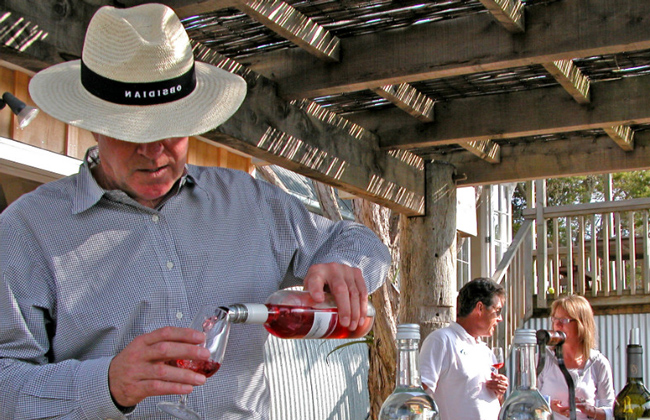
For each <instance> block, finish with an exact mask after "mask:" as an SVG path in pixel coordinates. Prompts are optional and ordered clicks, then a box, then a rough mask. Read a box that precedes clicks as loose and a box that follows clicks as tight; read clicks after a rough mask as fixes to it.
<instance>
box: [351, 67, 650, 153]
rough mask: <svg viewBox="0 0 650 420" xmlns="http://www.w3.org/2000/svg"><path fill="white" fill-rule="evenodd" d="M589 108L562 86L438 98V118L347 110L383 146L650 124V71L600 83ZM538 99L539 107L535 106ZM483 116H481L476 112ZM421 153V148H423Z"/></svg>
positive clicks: (390, 146)
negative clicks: (421, 119)
mask: <svg viewBox="0 0 650 420" xmlns="http://www.w3.org/2000/svg"><path fill="white" fill-rule="evenodd" d="M591 91H592V100H591V104H590V106H588V107H585V106H582V105H580V104H577V103H576V102H575V101H574V100H573V99H572V98H569V96H568V95H567V94H566V92H565V91H564V89H563V88H561V87H555V88H553V87H550V88H545V89H533V90H529V91H523V92H512V93H508V94H501V95H487V96H482V97H473V98H466V99H458V100H455V101H450V102H445V103H438V104H437V106H436V122H435V123H434V124H422V123H417V122H416V121H404V118H403V116H402V115H401V112H399V111H397V110H381V111H374V112H372V113H359V114H355V115H347V118H348V119H349V120H350V121H353V122H355V123H357V124H359V125H361V126H362V127H365V128H366V129H368V130H371V131H373V132H375V133H377V134H378V135H379V137H380V146H381V147H382V148H387V149H393V148H405V149H411V148H423V147H428V146H435V145H443V144H458V143H462V142H470V141H480V140H489V139H493V140H498V139H509V138H518V137H525V136H532V135H540V134H551V133H566V132H572V131H583V130H592V129H602V127H606V126H617V125H632V124H645V123H650V96H649V95H647V94H646V92H649V91H650V76H639V77H630V78H625V79H620V80H615V81H609V82H601V83H594V84H592V87H591ZM531 104H534V106H531ZM477 115H480V116H481V118H474V117H472V116H477ZM418 154H420V153H418Z"/></svg>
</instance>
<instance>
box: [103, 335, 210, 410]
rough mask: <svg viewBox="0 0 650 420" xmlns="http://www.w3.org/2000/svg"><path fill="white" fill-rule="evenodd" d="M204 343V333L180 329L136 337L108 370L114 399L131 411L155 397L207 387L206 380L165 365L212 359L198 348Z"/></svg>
mask: <svg viewBox="0 0 650 420" xmlns="http://www.w3.org/2000/svg"><path fill="white" fill-rule="evenodd" d="M204 341H205V335H204V334H203V333H202V332H199V331H195V330H193V329H190V328H177V327H164V328H160V329H157V330H155V331H152V332H150V333H147V334H143V335H141V336H138V337H136V338H135V339H134V340H133V341H132V342H131V343H129V345H127V346H126V347H125V348H124V350H122V351H121V352H120V353H119V354H117V355H116V356H115V357H114V358H113V360H112V361H111V364H110V366H109V368H108V385H109V388H110V391H111V395H112V396H113V399H114V400H115V402H116V403H117V404H119V405H121V406H123V407H131V406H134V405H136V404H138V403H139V402H140V401H142V400H143V399H145V398H146V397H150V396H152V395H170V394H189V393H190V392H192V389H193V387H195V386H199V385H203V384H204V383H205V380H206V378H205V376H204V375H201V374H199V373H195V372H193V371H191V370H187V369H181V368H177V367H173V366H170V365H167V364H165V362H168V361H171V360H177V359H185V360H208V359H210V352H209V351H208V350H207V349H206V348H204V347H200V346H197V344H201V343H203V342H204Z"/></svg>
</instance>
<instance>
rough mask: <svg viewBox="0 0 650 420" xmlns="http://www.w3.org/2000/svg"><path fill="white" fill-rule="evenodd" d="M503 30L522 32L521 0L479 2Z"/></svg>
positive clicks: (522, 7)
mask: <svg viewBox="0 0 650 420" xmlns="http://www.w3.org/2000/svg"><path fill="white" fill-rule="evenodd" d="M479 1H480V2H481V4H483V6H484V7H485V8H486V9H488V10H489V11H490V13H492V16H494V18H495V19H496V20H498V21H499V22H500V23H501V25H503V27H504V28H506V29H507V30H508V31H510V32H524V4H523V3H522V2H521V0H479Z"/></svg>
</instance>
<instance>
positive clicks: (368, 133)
mask: <svg viewBox="0 0 650 420" xmlns="http://www.w3.org/2000/svg"><path fill="white" fill-rule="evenodd" d="M162 2H163V3H166V4H168V5H169V6H171V7H173V8H174V9H175V10H176V11H177V13H178V14H179V16H181V17H183V18H185V20H184V23H186V25H187V27H188V31H189V33H190V35H191V36H192V37H193V39H195V40H197V41H196V44H195V45H196V52H197V56H198V57H199V59H201V60H204V61H208V62H211V63H214V64H217V65H219V66H222V67H224V68H227V69H229V70H231V71H234V72H237V73H239V74H241V75H243V76H244V77H246V79H247V81H248V82H249V93H248V99H247V100H246V102H245V103H244V105H243V107H242V108H241V110H240V111H239V112H238V113H237V114H236V115H235V117H234V118H233V119H231V120H230V121H228V122H227V123H226V124H224V125H223V126H221V127H219V128H217V129H215V130H213V131H212V132H210V133H208V134H206V136H205V137H206V138H208V139H210V140H213V141H215V142H219V143H225V144H227V145H229V146H231V147H234V148H235V149H239V150H242V151H244V152H246V153H248V154H251V155H252V156H256V157H259V158H262V159H264V160H266V161H269V162H272V163H275V164H278V165H281V166H284V167H287V168H290V169H292V170H294V171H296V172H298V173H302V174H304V175H307V176H309V177H312V178H314V179H317V180H320V181H323V182H325V183H328V184H330V185H334V186H336V187H338V188H340V189H342V190H345V191H349V192H351V193H353V194H356V195H357V196H360V197H363V198H367V199H369V200H371V201H373V202H376V203H379V204H382V205H384V206H387V207H389V208H392V209H394V210H396V211H398V212H400V213H402V214H405V215H408V216H415V215H423V214H424V208H425V206H424V201H425V192H424V178H425V175H424V162H426V161H429V160H431V159H434V160H435V161H437V162H448V163H451V164H452V165H453V166H454V168H455V171H456V173H457V176H456V177H455V182H456V183H457V185H479V184H488V183H499V182H508V181H519V180H526V179H534V178H544V177H556V176H565V175H575V174H586V173H594V172H612V171H626V170H634V169H644V168H647V167H648V166H649V165H650V159H649V158H648V153H649V152H648V148H647V143H648V134H647V133H646V132H645V131H644V129H645V128H646V127H645V126H644V124H647V123H648V122H649V121H650V106H649V104H648V101H650V99H648V94H647V92H648V91H649V89H650V78H649V77H647V76H645V74H647V72H648V64H649V63H650V53H647V52H645V51H644V50H647V49H650V25H648V22H647V21H648V19H650V18H648V16H650V4H646V2H639V1H636V0H618V1H616V2H611V1H607V0H589V1H580V2H573V1H567V0H555V1H553V0H551V1H549V0H545V1H539V0H538V1H533V0H528V1H520V0H480V1H478V0H474V1H446V2H442V3H441V4H440V5H438V4H437V3H438V2H428V3H427V2H415V1H403V2H386V1H371V2H368V1H346V2H333V1H319V2H316V1H309V2H298V1H287V2H282V1H253V0H203V1H200V0H193V1H191V0H168V1H162ZM141 3H144V1H138V0H123V1H109V0H93V1H83V0H42V1H38V2H33V1H27V0H3V1H1V2H0V10H1V11H2V12H3V13H2V20H1V21H0V25H1V28H2V29H1V30H0V43H1V44H2V45H3V47H2V59H3V60H4V61H7V62H10V63H13V64H15V65H18V66H20V67H22V68H25V69H28V70H34V71H36V70H39V69H42V68H44V67H47V66H48V65H51V64H53V63H56V62H61V61H63V60H67V59H72V58H77V57H79V56H80V55H81V48H82V43H83V35H84V30H85V27H86V25H87V22H88V20H89V19H90V17H91V16H92V14H93V13H94V11H95V10H96V9H97V8H98V7H99V6H102V5H105V4H110V5H118V6H133V5H136V4H141ZM407 12H408V13H407ZM405 15H406V16H405ZM373 20H374V21H375V22H374V23H373V22H372V21H373ZM233 21H235V22H236V24H237V25H238V26H235V25H234V24H232V23H231V22H233ZM229 22H230V23H229ZM391 22H395V24H394V25H391ZM361 23H363V25H362V24H361ZM229 24H230V25H231V26H235V27H234V29H229V26H228V25H229ZM373 25H374V26H373ZM339 33H340V34H341V35H338V34H339ZM260 34H261V35H260ZM224 39H225V40H226V41H223V40H224ZM281 41H284V42H281ZM220 42H221V43H220ZM238 45H239V46H240V47H239V49H238ZM269 45H270V46H272V47H274V49H273V48H269ZM278 45H279V46H278ZM219 47H222V49H223V51H224V52H225V53H227V54H228V56H226V55H222V54H221V53H220V51H219ZM292 47H293V48H292ZM269 50H270V51H269ZM258 51H259V52H258ZM630 57H631V58H630ZM603 63H605V67H607V66H609V69H608V71H607V72H603ZM611 63H616V64H615V65H612V64H611ZM629 75H637V76H639V77H623V76H629ZM503 80H507V81H508V83H505V84H501V85H500V84H499V83H501V82H502V81H503ZM472 81H473V82H475V83H473V84H472V83H470V82H472ZM477 81H480V82H478V83H477ZM536 81H537V82H536ZM540 81H541V82H540ZM346 101H347V102H348V103H347V104H346ZM350 102H352V103H353V105H354V106H349V103H350ZM333 110H334V111H333ZM350 110H352V111H350ZM335 111H337V112H335Z"/></svg>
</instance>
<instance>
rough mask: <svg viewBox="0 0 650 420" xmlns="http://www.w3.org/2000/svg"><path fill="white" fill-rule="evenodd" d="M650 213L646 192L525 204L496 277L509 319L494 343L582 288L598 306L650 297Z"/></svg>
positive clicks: (507, 339) (503, 340)
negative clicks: (572, 203)
mask: <svg viewBox="0 0 650 420" xmlns="http://www.w3.org/2000/svg"><path fill="white" fill-rule="evenodd" d="M649 215H650V199H648V198H642V199H634V200H626V201H610V202H603V203H590V204H581V205H575V206H557V207H542V208H533V209H529V210H526V211H524V219H525V221H524V223H523V224H522V226H521V227H520V228H519V230H518V232H517V235H516V236H515V238H514V240H513V241H512V243H511V245H510V247H509V248H508V251H507V252H506V253H505V254H504V256H503V259H502V260H501V262H500V264H499V266H498V267H497V270H496V271H495V273H494V274H493V276H492V279H493V280H495V281H497V282H499V283H501V284H503V285H504V287H505V288H506V296H507V298H506V305H505V307H506V309H505V310H504V312H503V314H504V315H503V316H504V321H503V322H502V323H501V324H500V325H499V329H498V330H497V334H496V335H495V337H494V338H492V339H491V340H490V341H492V343H489V344H491V345H500V346H503V347H505V348H508V347H509V346H510V342H511V340H512V337H513V334H514V330H515V329H517V328H520V327H521V326H522V325H523V324H524V322H526V321H527V320H528V319H530V317H531V316H532V315H533V310H534V309H535V308H537V309H544V308H548V307H549V306H550V303H551V302H552V301H553V300H554V299H556V298H558V297H559V296H562V295H566V294H570V293H575V294H580V295H583V296H585V297H587V298H588V299H590V300H591V301H592V306H593V305H596V306H597V305H599V304H603V305H610V306H611V305H630V304H643V303H647V302H648V298H649V297H650V224H649V219H650V216H649ZM533 299H536V301H535V302H534V301H533ZM495 341H496V343H495Z"/></svg>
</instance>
